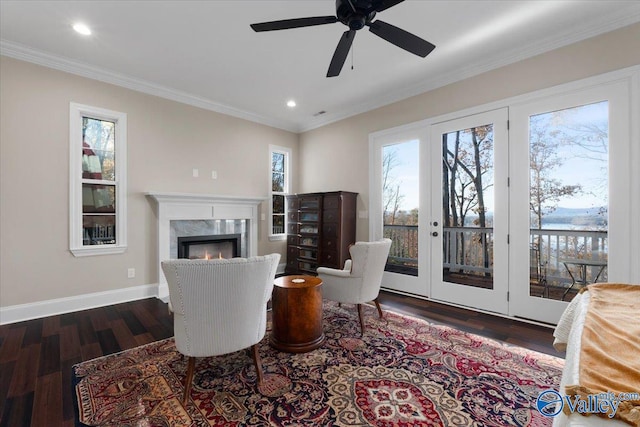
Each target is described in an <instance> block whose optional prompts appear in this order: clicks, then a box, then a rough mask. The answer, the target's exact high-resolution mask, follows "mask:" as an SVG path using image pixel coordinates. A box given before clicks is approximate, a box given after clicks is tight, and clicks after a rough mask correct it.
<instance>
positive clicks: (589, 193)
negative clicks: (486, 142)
mask: <svg viewBox="0 0 640 427" xmlns="http://www.w3.org/2000/svg"><path fill="white" fill-rule="evenodd" d="M547 116H548V118H549V119H550V120H551V123H552V125H553V126H556V127H555V128H554V129H556V130H563V131H564V132H565V133H566V134H567V135H569V136H575V135H576V132H575V131H574V130H573V129H577V128H579V127H580V125H581V124H585V123H590V122H600V123H605V124H606V122H607V120H608V103H607V102H606V101H603V102H599V103H595V104H590V105H585V106H580V107H576V108H573V109H569V110H565V111H564V112H561V113H560V114H555V115H554V113H553V112H551V113H547ZM605 142H606V144H607V145H608V141H605ZM385 150H394V151H395V152H396V156H397V166H396V167H395V168H394V170H393V175H394V177H395V179H396V182H397V183H399V184H400V187H401V192H402V194H403V195H404V199H403V203H402V205H401V209H402V210H411V209H413V208H417V207H418V206H419V177H418V176H419V159H420V156H419V141H418V140H412V141H405V142H401V143H398V144H394V145H389V146H386V147H385ZM557 152H558V156H559V157H560V158H561V159H562V164H561V165H560V166H559V167H558V168H556V169H555V170H554V172H553V177H554V178H555V179H558V180H560V181H561V182H562V183H563V184H566V185H574V184H580V185H582V188H583V192H582V194H580V195H579V196H577V197H569V198H564V199H562V200H561V201H560V202H559V203H558V205H559V206H560V207H565V208H587V207H594V206H602V205H603V204H604V203H606V202H604V203H603V201H606V200H607V188H606V183H607V181H606V177H607V174H608V169H607V159H608V154H607V153H597V152H594V151H592V150H588V149H585V148H584V147H582V146H580V145H576V144H566V145H561V146H560V147H559V149H558V151H557ZM438 166H439V165H438ZM603 178H604V179H603Z"/></svg>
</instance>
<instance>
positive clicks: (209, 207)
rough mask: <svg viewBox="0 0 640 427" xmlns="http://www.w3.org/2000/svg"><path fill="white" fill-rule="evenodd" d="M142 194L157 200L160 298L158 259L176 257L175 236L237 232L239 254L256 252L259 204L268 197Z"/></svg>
mask: <svg viewBox="0 0 640 427" xmlns="http://www.w3.org/2000/svg"><path fill="white" fill-rule="evenodd" d="M145 194H146V196H148V197H150V198H151V199H153V200H154V201H155V202H156V203H157V219H158V224H157V225H158V239H157V240H158V242H157V244H158V253H157V256H158V258H157V260H158V264H157V271H158V276H157V277H158V297H159V298H161V299H163V300H164V299H166V298H168V296H169V288H168V287H167V281H166V278H165V277H164V273H163V272H162V261H164V260H167V259H175V258H177V257H178V248H177V246H178V245H177V241H178V239H177V238H178V237H193V236H210V235H226V234H238V233H240V234H242V239H241V247H240V246H239V247H238V251H239V252H240V251H241V252H240V255H239V256H242V257H252V256H256V255H258V222H259V218H260V216H259V205H260V203H262V202H266V201H268V200H269V198H268V197H235V196H219V195H212V194H190V193H162V192H156V191H153V192H148V193H145ZM176 225H177V226H178V227H176ZM176 228H178V229H176ZM174 237H175V238H174Z"/></svg>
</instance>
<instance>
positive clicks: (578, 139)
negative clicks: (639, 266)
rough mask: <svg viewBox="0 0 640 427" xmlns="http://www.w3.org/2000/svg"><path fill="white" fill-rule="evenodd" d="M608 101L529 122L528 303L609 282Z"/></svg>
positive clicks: (562, 297) (560, 297)
mask: <svg viewBox="0 0 640 427" xmlns="http://www.w3.org/2000/svg"><path fill="white" fill-rule="evenodd" d="M608 111H609V106H608V102H607V101H603V102H598V103H595V104H589V105H582V106H578V107H574V108H568V109H565V110H559V111H551V112H548V113H543V114H538V115H535V116H531V117H530V118H529V163H530V174H529V176H530V180H529V188H530V190H529V196H530V203H529V207H530V211H529V212H530V218H531V219H530V253H531V256H530V272H531V274H530V287H529V288H530V295H531V296H538V297H545V298H551V299H556V300H565V301H569V300H571V299H572V298H573V297H574V296H575V294H576V292H577V291H578V290H579V289H580V288H581V287H583V286H584V285H585V284H586V283H593V282H604V281H606V280H607V253H608V241H607V228H608V227H607V225H608V224H607V223H608V211H609V202H608V200H609V192H608V187H609V180H608V177H609V169H608V164H609V112H608Z"/></svg>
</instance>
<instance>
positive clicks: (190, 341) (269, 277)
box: [162, 254, 280, 404]
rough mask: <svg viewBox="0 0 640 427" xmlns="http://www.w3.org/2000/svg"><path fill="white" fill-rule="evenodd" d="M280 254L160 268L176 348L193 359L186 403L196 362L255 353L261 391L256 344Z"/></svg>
mask: <svg viewBox="0 0 640 427" xmlns="http://www.w3.org/2000/svg"><path fill="white" fill-rule="evenodd" d="M279 261H280V254H271V255H265V256H257V257H251V258H233V259H213V260H187V259H177V260H170V261H164V262H162V270H163V272H164V275H165V277H166V278H167V283H168V285H169V299H170V301H171V307H172V310H173V316H174V317H173V325H174V334H175V342H176V348H177V349H178V351H179V352H180V353H182V354H184V355H185V356H188V357H189V362H188V366H187V379H186V383H185V387H184V395H183V398H182V399H183V403H184V404H186V402H187V399H188V397H189V395H190V393H191V383H192V381H193V373H194V369H195V358H196V357H209V356H219V355H223V354H227V353H233V352H236V351H239V350H242V349H245V348H248V347H251V349H252V356H253V362H254V364H255V368H256V374H257V378H258V385H260V384H261V383H262V379H263V375H262V365H261V362H260V355H259V353H258V343H259V342H260V341H261V340H262V338H263V337H264V335H265V332H266V325H267V301H268V300H269V298H270V297H271V291H272V289H273V281H274V278H275V274H276V268H277V266H278V262H279Z"/></svg>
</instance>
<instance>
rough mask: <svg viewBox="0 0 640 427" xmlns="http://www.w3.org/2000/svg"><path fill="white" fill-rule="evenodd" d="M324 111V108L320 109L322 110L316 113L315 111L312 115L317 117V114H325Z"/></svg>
mask: <svg viewBox="0 0 640 427" xmlns="http://www.w3.org/2000/svg"><path fill="white" fill-rule="evenodd" d="M325 113H326V111H324V110H322V111H318V112H317V113H315V114H314V115H313V117H318V116H321V115H323V114H325Z"/></svg>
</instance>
